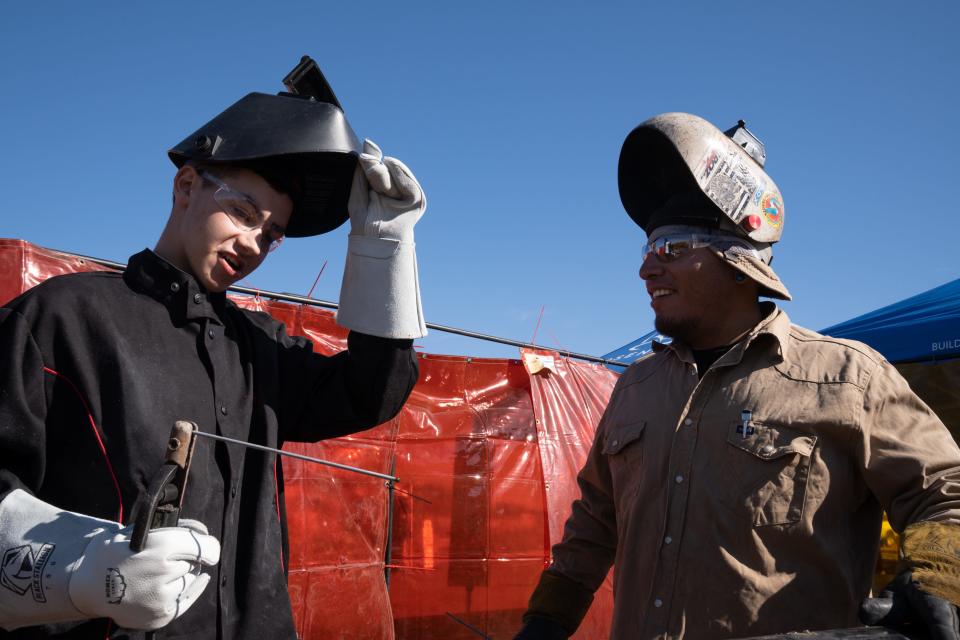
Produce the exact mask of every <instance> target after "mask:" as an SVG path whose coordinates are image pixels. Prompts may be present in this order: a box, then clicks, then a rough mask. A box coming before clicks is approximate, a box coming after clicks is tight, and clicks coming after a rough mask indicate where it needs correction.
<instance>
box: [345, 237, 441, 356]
mask: <svg viewBox="0 0 960 640" xmlns="http://www.w3.org/2000/svg"><path fill="white" fill-rule="evenodd" d="M415 247H416V245H415V244H414V243H413V242H402V241H400V240H393V239H389V238H370V237H366V236H360V235H354V234H351V235H350V238H349V242H348V245H347V264H346V267H345V268H344V271H343V285H342V286H341V288H340V309H339V310H338V311H337V323H338V324H340V325H341V326H343V327H346V328H348V329H351V330H353V331H359V332H360V333H366V334H368V335H372V336H379V337H381V338H422V337H424V336H425V335H427V327H426V324H424V321H423V308H422V307H421V304H420V282H419V277H418V274H417V253H416V248H415Z"/></svg>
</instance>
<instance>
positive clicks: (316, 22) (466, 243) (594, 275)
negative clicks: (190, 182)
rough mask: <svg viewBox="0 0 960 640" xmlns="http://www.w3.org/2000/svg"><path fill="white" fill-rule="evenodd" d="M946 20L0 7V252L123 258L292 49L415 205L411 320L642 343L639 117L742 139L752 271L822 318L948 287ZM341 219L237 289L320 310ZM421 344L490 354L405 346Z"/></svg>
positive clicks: (237, 6)
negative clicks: (759, 182)
mask: <svg viewBox="0 0 960 640" xmlns="http://www.w3.org/2000/svg"><path fill="white" fill-rule="evenodd" d="M958 22H960V3H957V2H955V1H951V2H946V1H939V2H938V1H933V2H925V3H910V4H905V3H902V2H887V1H878V2H852V1H851V2H816V1H815V2H806V3H783V2H753V1H745V2H734V3H714V2H688V3H682V2H672V3H667V2H659V3H646V2H637V1H635V2H597V3H585V2H496V1H493V2H483V3H454V2H445V3H440V2H437V3H412V2H411V3H396V2H391V3H386V2H383V3H380V2H365V3H343V4H341V5H335V4H333V3H320V2H284V3H271V4H270V5H269V6H268V5H267V4H266V3H263V4H261V5H254V4H252V3H240V2H230V3H227V2H204V3H184V2H177V1H171V2H163V3H132V2H124V3H120V2H97V3H93V2H89V3H67V2H59V3H52V2H41V1H38V2H30V3H26V2H20V3H7V4H6V6H5V7H4V9H3V11H2V19H0V83H2V85H0V86H2V100H0V127H2V133H3V140H4V141H5V143H6V148H7V152H6V153H4V154H2V156H0V181H2V182H0V184H2V187H3V192H4V196H3V207H2V210H3V213H2V216H3V217H2V221H3V222H2V225H0V236H2V237H14V238H24V239H26V240H29V241H31V242H34V243H36V244H39V245H42V246H46V247H51V248H56V249H62V250H68V251H73V252H76V253H82V254H88V255H95V256H99V257H103V258H109V259H113V260H125V259H126V258H127V257H128V256H129V255H131V254H132V253H135V252H137V251H139V250H140V249H142V248H144V247H146V246H150V247H152V246H153V244H154V242H155V240H156V238H157V237H158V235H159V233H160V231H161V229H162V226H163V223H164V221H165V218H166V215H167V214H168V212H169V203H170V185H171V179H172V177H173V173H174V169H173V165H172V164H170V162H169V161H168V160H167V157H166V150H167V149H168V148H170V147H171V146H173V145H175V144H176V143H177V142H179V141H180V140H181V139H182V138H184V137H185V136H186V135H187V134H189V133H191V132H192V131H194V130H195V129H197V128H198V127H199V126H200V125H201V124H203V123H204V122H206V121H207V120H208V119H210V118H211V117H212V116H214V115H215V114H217V113H219V112H220V111H221V110H222V109H224V108H226V107H227V106H229V105H230V104H231V103H233V102H234V101H235V100H237V99H239V98H240V97H241V96H243V95H245V94H246V93H248V92H250V91H262V92H275V91H278V90H280V89H281V88H282V87H281V84H280V80H281V78H282V77H283V76H284V75H285V74H286V73H287V71H289V70H290V68H292V66H293V65H294V64H295V63H296V62H297V61H298V59H299V57H300V55H302V54H305V53H306V54H310V55H311V56H313V57H314V58H315V59H316V60H317V61H318V62H319V63H320V65H321V68H322V69H323V71H324V73H325V74H326V76H327V78H328V80H329V81H330V83H331V85H332V86H333V88H334V90H335V91H336V93H337V95H338V96H339V98H340V101H341V102H342V103H343V105H344V108H345V110H346V113H347V117H348V118H349V120H350V122H351V123H352V124H353V127H354V129H356V130H357V132H358V133H359V134H360V135H361V136H366V137H369V138H371V139H373V140H375V141H376V142H377V143H378V144H379V145H380V146H381V147H382V148H383V149H384V152H385V153H387V154H389V155H394V156H397V157H399V158H401V159H402V160H403V161H404V162H406V163H407V164H408V165H409V166H410V167H411V168H412V169H413V171H414V172H415V173H416V175H417V177H418V178H419V179H420V181H421V183H422V184H423V187H424V189H425V191H426V193H427V197H428V201H429V207H428V210H427V214H426V216H425V217H424V218H423V219H422V221H421V222H420V224H419V225H418V227H417V252H418V255H419V259H420V273H421V287H422V292H423V301H424V310H425V313H426V316H427V320H428V321H431V322H437V323H440V324H446V325H452V326H458V327H462V328H467V329H472V330H476V331H481V332H485V333H490V334H494V335H500V336H504V337H509V338H515V339H520V340H529V339H530V338H531V337H532V335H533V332H534V328H535V326H536V323H537V317H538V314H539V311H540V309H541V306H542V307H543V308H544V315H543V321H542V324H541V326H540V329H539V333H538V335H537V341H538V342H540V343H541V344H544V345H547V346H551V347H562V348H565V349H570V350H573V351H579V352H582V353H592V354H597V355H599V354H602V353H605V352H607V351H610V350H612V349H614V348H616V347H619V346H620V345H622V344H624V343H626V342H629V341H630V340H632V339H634V338H636V337H637V336H639V335H641V334H643V333H645V332H647V331H648V330H650V328H651V327H652V322H653V314H652V312H651V310H650V307H649V300H648V299H647V296H646V293H645V292H644V289H643V287H642V284H641V282H640V280H639V279H638V277H637V269H638V267H639V260H640V258H639V256H640V250H639V247H640V245H641V244H642V242H643V234H642V232H641V231H640V230H639V229H638V228H637V227H636V226H635V225H634V224H633V223H632V222H631V221H630V219H629V218H628V217H627V215H626V214H625V213H624V212H623V209H622V207H621V205H620V201H619V196H618V194H617V186H616V166H617V157H618V154H619V150H620V145H621V143H622V142H623V139H624V138H625V136H626V135H627V133H628V132H629V131H630V130H631V129H632V128H633V127H634V126H636V125H637V124H638V123H640V122H641V121H643V120H645V119H646V118H648V117H650V116H652V115H654V114H657V113H660V112H664V111H688V112H691V113H696V114H698V115H701V116H703V117H705V118H707V119H708V120H711V121H713V122H714V123H715V124H717V125H718V126H720V127H721V128H723V129H725V128H727V127H728V126H730V125H732V124H734V123H735V122H736V121H737V119H738V118H743V119H744V120H746V122H747V126H748V127H749V128H750V129H751V130H752V131H753V132H754V133H755V134H757V135H758V136H759V137H760V138H761V139H762V140H763V142H764V143H765V144H766V149H767V169H768V171H769V173H770V175H771V176H772V177H773V178H774V179H775V180H776V181H777V183H778V184H779V186H780V188H781V190H782V192H783V196H784V201H785V206H786V220H785V230H784V236H783V240H782V241H781V243H780V244H778V245H777V246H776V248H775V256H776V258H775V260H774V267H775V269H776V270H777V272H778V274H779V275H780V277H781V279H782V280H783V281H784V282H785V283H786V284H787V286H788V287H789V288H790V290H791V292H792V293H793V295H794V301H793V302H791V303H787V304H786V305H785V309H786V310H787V312H788V313H789V314H790V316H791V318H792V319H793V320H794V322H797V323H799V324H803V325H806V326H809V327H811V328H814V329H818V328H822V327H825V326H828V325H831V324H834V323H836V322H840V321H842V320H846V319H848V318H850V317H853V316H855V315H859V314H861V313H864V312H866V311H869V310H871V309H874V308H876V307H879V306H883V305H886V304H888V303H891V302H894V301H896V300H899V299H901V298H904V297H906V296H909V295H913V294H915V293H918V292H920V291H923V290H925V289H929V288H931V287H933V286H936V285H939V284H942V283H944V282H947V281H950V280H953V279H955V278H957V277H958V272H960V252H958V250H957V246H956V245H957V240H958V237H960V222H958V216H957V213H956V210H957V208H958V207H957V205H956V200H957V189H956V186H957V184H958V181H957V178H956V171H957V164H958V161H957V151H958V147H960V134H958V129H957V125H958V123H957V114H958V109H957V104H958V98H960V95H958V94H960V89H958V82H957V77H958V76H957V74H958V71H957V69H958V67H960V44H958V39H957V38H956V34H955V30H956V25H957V24H958ZM346 233H347V225H345V226H344V227H341V228H340V229H338V230H337V231H335V232H332V233H330V234H327V235H325V236H321V237H317V238H311V239H300V240H289V241H287V242H286V243H284V246H283V247H282V249H281V250H280V251H278V252H277V253H275V254H273V255H272V256H271V257H270V259H269V260H268V261H267V262H266V263H265V264H264V266H263V267H261V269H260V270H259V271H258V272H256V273H255V274H253V276H251V277H250V278H249V279H248V280H247V281H246V282H245V283H246V284H249V285H250V286H255V287H260V288H263V289H271V290H277V291H290V292H295V293H306V292H307V291H308V290H309V288H310V286H311V284H312V283H313V281H314V278H315V277H316V275H317V273H318V271H319V270H320V267H321V265H322V264H323V263H324V261H328V262H329V264H328V266H327V268H326V270H325V272H324V274H323V277H322V278H321V280H320V282H319V284H318V285H317V288H316V290H315V291H314V296H315V297H318V298H323V299H328V300H335V299H336V298H337V297H338V294H339V287H340V278H341V275H342V268H343V260H344V253H345V248H346ZM419 344H421V345H422V347H423V348H424V349H425V350H426V351H430V352H435V353H456V354H466V355H476V356H507V357H515V354H516V350H515V349H513V348H511V347H502V346H498V345H493V344H487V343H483V342H478V341H472V340H467V339H464V338H455V337H450V336H445V335H443V334H439V333H436V332H434V333H432V334H431V335H430V336H428V337H427V338H426V339H424V340H422V341H419Z"/></svg>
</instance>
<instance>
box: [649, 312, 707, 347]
mask: <svg viewBox="0 0 960 640" xmlns="http://www.w3.org/2000/svg"><path fill="white" fill-rule="evenodd" d="M699 325H700V322H699V318H664V317H662V316H656V317H655V318H654V320H653V326H654V327H655V328H656V330H657V331H659V332H660V334H661V335H665V336H668V337H670V338H673V339H674V340H679V341H681V342H689V341H690V340H689V338H690V336H692V335H695V334H696V332H697V329H698V328H699Z"/></svg>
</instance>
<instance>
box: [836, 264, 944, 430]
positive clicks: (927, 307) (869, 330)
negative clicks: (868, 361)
mask: <svg viewBox="0 0 960 640" xmlns="http://www.w3.org/2000/svg"><path fill="white" fill-rule="evenodd" d="M823 333H825V334H827V335H831V336H835V337H837V338H850V339H853V340H859V341H861V342H866V343H867V344H869V345H870V346H871V347H873V348H874V349H876V350H877V351H879V352H880V353H882V354H883V355H884V357H886V358H887V360H889V361H890V362H891V363H893V364H894V365H895V366H896V367H897V370H898V371H900V373H901V374H902V375H903V377H904V378H906V379H907V381H908V382H909V383H910V387H911V388H912V389H913V390H914V392H916V394H917V395H918V396H920V397H921V398H923V401H924V402H926V403H927V404H928V405H930V408H931V409H933V410H934V411H935V412H936V414H937V415H938V416H940V419H941V420H943V422H944V424H946V425H947V428H948V429H950V432H951V433H953V437H954V438H955V439H957V440H958V441H960V280H954V281H953V282H948V283H947V284H945V285H943V286H940V287H937V288H935V289H931V290H929V291H925V292H924V293H921V294H919V295H916V296H913V297H912V298H907V299H906V300H901V301H900V302H896V303H894V304H891V305H889V306H886V307H883V308H882V309H877V310H876V311H871V312H870V313H866V314H864V315H862V316H859V317H856V318H853V319H852V320H847V321H846V322H841V323H840V324H836V325H833V326H832V327H827V328H826V329H824V330H823Z"/></svg>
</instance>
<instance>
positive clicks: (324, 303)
mask: <svg viewBox="0 0 960 640" xmlns="http://www.w3.org/2000/svg"><path fill="white" fill-rule="evenodd" d="M60 253H66V252H63V251H61V252H60ZM68 255H72V256H76V257H78V258H82V259H84V260H89V261H90V262H94V263H96V264H100V265H103V266H105V267H111V268H113V269H121V270H122V269H125V268H126V265H125V264H123V263H122V262H113V261H112V260H104V259H102V258H93V257H91V256H83V255H80V254H76V253H71V254H68ZM227 291H232V292H234V293H243V294H246V295H251V296H262V297H264V298H270V299H272V300H281V301H283V302H294V303H297V304H305V305H309V306H311V307H322V308H324V309H338V308H339V307H340V305H338V304H337V303H336V302H330V301H329V300H317V299H315V298H308V297H306V296H301V295H297V294H295V293H279V292H277V291H264V290H261V289H253V288H250V287H240V286H237V285H234V286H232V287H230V288H228V289H227ZM426 325H427V328H428V329H433V330H434V331H442V332H443V333H452V334H455V335H458V336H464V337H467V338H476V339H477V340H485V341H487V342H496V343H499V344H505V345H509V346H511V347H521V348H524V349H542V350H544V351H554V352H556V353H559V354H560V355H561V356H564V357H565V358H574V359H576V360H586V361H587V362H597V363H599V364H609V365H613V366H616V367H623V368H624V369H626V368H627V365H625V364H623V363H622V362H616V361H614V360H606V359H604V358H600V357H597V356H590V355H587V354H584V353H576V352H574V351H560V350H557V349H551V348H550V347H543V346H540V345H536V344H533V343H531V342H521V341H519V340H510V339H509V338H499V337H497V336H491V335H489V334H486V333H478V332H476V331H467V330H466V329H457V328H456V327H448V326H445V325H442V324H434V323H432V322H428V323H426Z"/></svg>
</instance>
